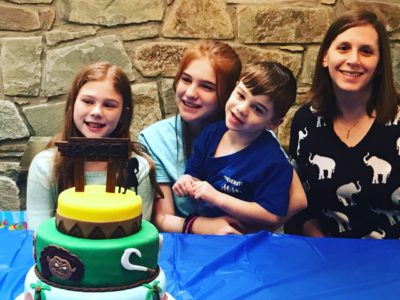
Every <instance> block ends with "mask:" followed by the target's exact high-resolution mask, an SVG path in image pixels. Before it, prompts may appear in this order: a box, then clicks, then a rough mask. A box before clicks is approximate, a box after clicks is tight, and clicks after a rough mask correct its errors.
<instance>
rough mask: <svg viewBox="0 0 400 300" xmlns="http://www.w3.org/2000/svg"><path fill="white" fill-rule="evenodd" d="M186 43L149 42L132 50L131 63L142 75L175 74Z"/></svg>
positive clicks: (169, 75) (168, 75)
mask: <svg viewBox="0 0 400 300" xmlns="http://www.w3.org/2000/svg"><path fill="white" fill-rule="evenodd" d="M187 46H188V44H186V43H176V42H150V43H146V44H143V45H141V46H139V47H137V48H136V49H135V50H134V58H133V63H134V65H135V67H136V68H137V69H138V70H139V71H140V73H141V74H142V75H143V76H150V77H155V76H158V75H161V76H166V77H173V76H175V74H176V72H177V70H178V65H179V62H180V60H181V57H182V55H183V52H184V51H185V50H186V47H187Z"/></svg>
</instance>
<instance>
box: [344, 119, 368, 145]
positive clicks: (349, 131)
mask: <svg viewBox="0 0 400 300" xmlns="http://www.w3.org/2000/svg"><path fill="white" fill-rule="evenodd" d="M364 116H365V115H361V116H360V117H359V118H357V120H356V121H355V122H354V123H353V124H352V125H351V126H350V127H349V128H345V130H346V134H345V138H346V140H348V139H349V138H350V133H351V131H352V130H353V129H354V128H355V127H356V126H357V125H358V124H359V123H360V121H361V120H362V119H363V118H364ZM342 124H343V123H342Z"/></svg>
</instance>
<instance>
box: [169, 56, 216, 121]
mask: <svg viewBox="0 0 400 300" xmlns="http://www.w3.org/2000/svg"><path fill="white" fill-rule="evenodd" d="M175 102H176V106H177V107H178V110H179V114H180V115H181V117H182V118H183V120H185V121H186V122H188V123H189V125H190V126H191V127H192V129H194V128H196V127H197V128H199V129H201V128H202V127H204V125H206V124H207V123H208V122H209V120H211V119H213V118H214V116H215V115H216V114H217V112H218V109H219V108H218V101H217V84H216V75H215V72H214V69H213V68H212V66H211V64H210V61H209V60H208V59H207V58H205V57H204V58H198V59H195V60H193V61H192V62H190V64H189V65H188V66H187V68H186V69H185V70H184V71H183V72H182V75H181V78H180V79H179V81H178V83H177V85H176V93H175Z"/></svg>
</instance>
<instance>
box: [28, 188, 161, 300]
mask: <svg viewBox="0 0 400 300" xmlns="http://www.w3.org/2000/svg"><path fill="white" fill-rule="evenodd" d="M141 204H142V202H141V198H140V196H138V195H136V193H135V192H133V191H131V190H129V189H128V190H127V191H126V193H118V192H115V193H110V192H106V186H103V185H88V186H85V188H84V192H77V191H75V189H74V188H71V189H67V190H65V191H63V192H62V193H61V194H60V195H59V198H58V206H57V212H56V216H55V217H54V218H51V219H49V220H47V221H45V222H43V223H42V224H41V225H39V227H38V229H37V231H36V233H35V237H34V258H35V261H36V265H34V266H33V267H32V268H31V269H30V270H29V272H28V274H27V276H26V279H25V292H30V293H31V294H32V296H34V299H47V300H53V299H54V300H67V299H74V300H80V299H84V300H88V299H96V300H101V299H118V300H124V299H163V298H164V299H165V298H166V296H165V295H166V293H165V290H166V279H165V274H164V272H163V271H162V270H161V269H160V267H159V266H158V253H159V249H160V246H161V242H162V238H161V235H159V232H158V230H157V229H156V227H155V226H154V225H152V224H151V223H150V222H147V221H145V220H142V215H141V213H142V211H141V207H142V206H141Z"/></svg>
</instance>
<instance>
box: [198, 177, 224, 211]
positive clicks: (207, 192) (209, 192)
mask: <svg viewBox="0 0 400 300" xmlns="http://www.w3.org/2000/svg"><path fill="white" fill-rule="evenodd" d="M192 189H193V197H194V198H195V199H196V200H203V201H206V202H208V203H210V204H213V205H215V206H218V205H217V203H216V201H217V199H218V193H219V191H217V190H216V189H215V188H214V187H213V186H212V185H211V184H209V183H208V182H207V181H195V182H193V185H192Z"/></svg>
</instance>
